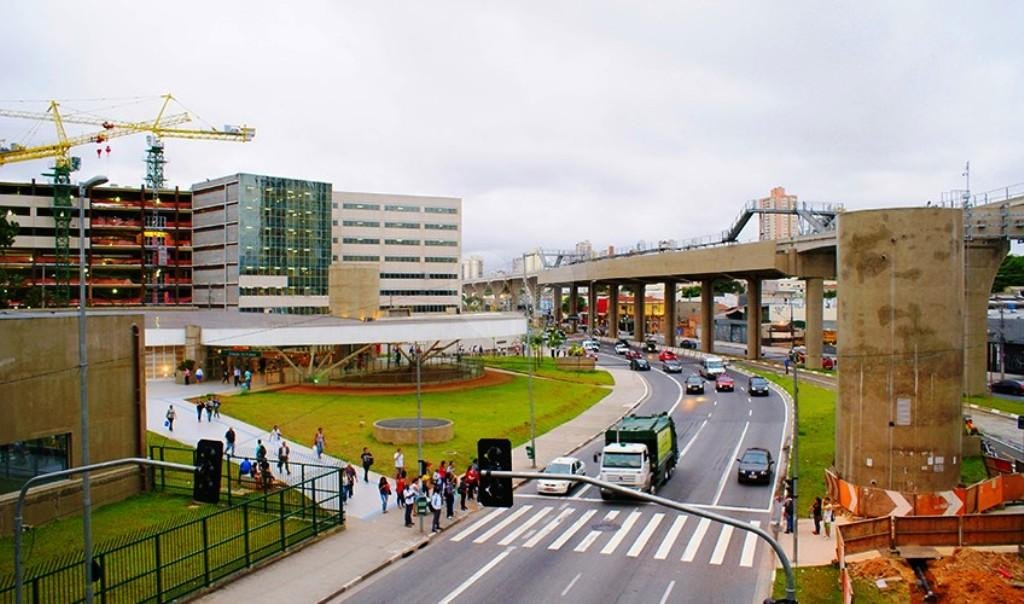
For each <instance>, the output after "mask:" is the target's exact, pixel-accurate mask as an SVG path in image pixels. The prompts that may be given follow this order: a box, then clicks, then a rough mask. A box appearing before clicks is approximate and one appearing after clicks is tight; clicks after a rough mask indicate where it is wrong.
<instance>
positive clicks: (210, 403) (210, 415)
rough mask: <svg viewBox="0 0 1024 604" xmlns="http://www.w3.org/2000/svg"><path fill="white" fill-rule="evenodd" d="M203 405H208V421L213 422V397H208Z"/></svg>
mask: <svg viewBox="0 0 1024 604" xmlns="http://www.w3.org/2000/svg"><path fill="white" fill-rule="evenodd" d="M203 406H204V407H206V421H207V422H208V423H211V424H212V423H213V399H212V398H211V399H207V400H206V402H205V403H203Z"/></svg>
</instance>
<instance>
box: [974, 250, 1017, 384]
mask: <svg viewBox="0 0 1024 604" xmlns="http://www.w3.org/2000/svg"><path fill="white" fill-rule="evenodd" d="M1009 250H1010V243H1009V241H1006V240H995V241H969V242H967V243H966V244H965V246H964V258H965V266H964V309H965V311H966V317H965V319H964V340H965V341H964V356H965V359H964V392H965V393H967V394H985V393H986V392H987V391H988V297H989V294H990V293H991V292H992V282H993V281H995V278H996V272H997V271H998V270H999V266H1000V265H1001V264H1002V263H1003V259H1004V258H1006V253H1007V252H1008V251H1009Z"/></svg>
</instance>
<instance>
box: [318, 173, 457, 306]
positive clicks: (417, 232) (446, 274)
mask: <svg viewBox="0 0 1024 604" xmlns="http://www.w3.org/2000/svg"><path fill="white" fill-rule="evenodd" d="M332 201H333V206H332V210H331V216H332V219H331V225H332V233H333V238H332V244H331V247H332V259H333V261H335V262H340V263H342V264H344V263H349V262H352V263H375V264H377V265H378V266H379V267H380V308H381V310H383V311H385V312H388V311H399V310H401V311H408V312H411V313H439V312H456V311H457V309H458V308H459V306H460V305H461V303H462V302H461V294H460V292H461V290H462V276H461V270H462V268H461V265H460V258H461V257H462V200H461V199H459V198H455V197H425V196H416V195H389V194H381V193H352V192H344V191H335V192H334V193H333V195H332Z"/></svg>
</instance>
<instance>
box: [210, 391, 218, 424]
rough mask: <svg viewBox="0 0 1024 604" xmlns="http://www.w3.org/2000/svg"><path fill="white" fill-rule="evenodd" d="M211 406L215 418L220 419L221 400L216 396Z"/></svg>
mask: <svg viewBox="0 0 1024 604" xmlns="http://www.w3.org/2000/svg"><path fill="white" fill-rule="evenodd" d="M210 404H212V405H213V416H214V417H216V418H217V419H220V399H219V398H217V397H216V396H215V397H213V400H211V401H210Z"/></svg>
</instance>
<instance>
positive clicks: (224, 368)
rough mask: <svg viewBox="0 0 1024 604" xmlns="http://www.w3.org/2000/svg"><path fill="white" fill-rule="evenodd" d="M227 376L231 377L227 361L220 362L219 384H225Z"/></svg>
mask: <svg viewBox="0 0 1024 604" xmlns="http://www.w3.org/2000/svg"><path fill="white" fill-rule="evenodd" d="M229 377H231V376H230V374H229V373H228V365H227V363H224V364H222V365H221V366H220V383H221V384H227V383H228V378H229Z"/></svg>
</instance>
